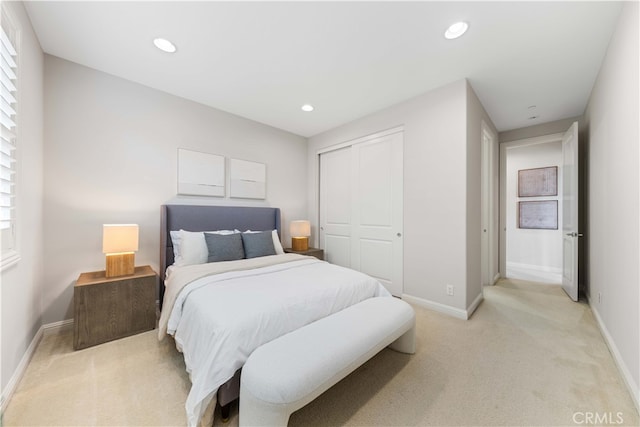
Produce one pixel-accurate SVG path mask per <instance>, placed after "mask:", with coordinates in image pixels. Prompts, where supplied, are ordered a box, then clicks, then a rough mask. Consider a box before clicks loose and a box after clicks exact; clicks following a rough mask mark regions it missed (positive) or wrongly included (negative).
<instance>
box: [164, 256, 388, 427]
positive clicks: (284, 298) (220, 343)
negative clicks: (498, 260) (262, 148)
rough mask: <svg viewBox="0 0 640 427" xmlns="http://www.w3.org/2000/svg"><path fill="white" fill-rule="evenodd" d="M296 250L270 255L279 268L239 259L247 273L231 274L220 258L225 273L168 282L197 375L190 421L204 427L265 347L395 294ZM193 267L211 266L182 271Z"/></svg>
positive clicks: (175, 326) (174, 325) (169, 321)
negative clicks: (247, 265)
mask: <svg viewBox="0 0 640 427" xmlns="http://www.w3.org/2000/svg"><path fill="white" fill-rule="evenodd" d="M291 255H292V254H285V255H274V256H271V257H264V258H270V259H271V260H267V261H268V262H267V263H266V264H271V265H267V266H263V267H257V268H252V269H248V270H247V269H244V267H242V266H240V265H241V264H242V263H241V262H238V261H232V263H236V264H238V268H239V270H237V269H235V267H232V268H231V269H232V270H235V271H228V270H229V268H228V267H227V266H226V263H214V266H213V267H212V268H213V269H214V270H219V271H223V272H222V273H219V274H215V275H212V276H205V277H200V278H197V279H195V280H193V281H190V283H188V284H185V283H180V282H181V280H177V278H180V277H182V278H185V277H188V276H191V277H197V276H202V274H201V272H200V271H198V273H197V274H176V273H178V272H177V271H174V272H173V273H172V274H171V276H170V277H169V279H168V280H167V284H166V285H167V290H166V292H167V293H168V295H172V294H173V295H174V296H175V302H173V303H171V301H170V300H171V299H172V298H167V297H165V300H164V304H167V302H168V300H169V303H170V304H169V305H168V306H167V305H163V315H164V316H163V318H164V319H163V320H164V321H165V322H166V331H167V332H168V333H169V334H172V335H174V337H175V341H176V345H177V347H178V349H179V350H180V351H182V352H183V353H184V359H185V364H186V367H187V371H188V372H189V374H190V376H191V383H192V386H191V391H190V392H189V396H188V397H187V402H186V411H187V419H188V423H189V425H190V426H196V425H198V423H199V422H200V419H201V417H202V415H203V413H204V411H205V409H206V408H207V406H208V405H209V403H210V402H211V401H212V399H214V398H215V396H216V392H217V390H218V388H219V387H220V386H221V385H222V384H224V383H225V382H226V381H228V380H229V379H230V378H231V377H232V376H233V374H234V373H235V371H236V370H237V369H239V368H240V367H242V365H244V362H245V361H246V360H247V358H248V357H249V355H250V354H251V353H252V352H253V350H255V349H256V348H258V347H259V346H260V345H262V344H264V343H266V342H269V341H271V340H273V339H275V338H277V337H279V336H281V335H284V334H286V333H288V332H291V331H293V330H295V329H298V328H300V327H302V326H304V325H306V324H309V323H311V322H314V321H315V320H318V319H320V318H323V317H326V316H328V315H330V314H332V313H335V312H338V311H340V310H342V309H344V308H346V307H348V306H350V305H353V304H356V303H358V302H360V301H362V300H365V299H367V298H372V297H377V296H390V294H389V293H388V292H387V291H386V289H385V288H384V287H383V286H382V285H381V284H380V283H379V282H378V281H377V280H375V279H373V278H371V277H369V276H367V275H365V274H362V273H359V272H357V271H354V270H350V269H347V268H343V267H339V266H336V265H332V264H329V263H326V262H323V261H319V260H317V259H315V258H311V257H303V256H297V255H296V256H291ZM247 261H250V260H247ZM215 264H217V265H215ZM254 264H255V263H254ZM259 264H265V262H264V261H262V262H259ZM189 267H197V268H195V270H202V269H203V268H204V269H206V268H208V267H199V266H188V267H181V268H186V269H188V268H189ZM220 267H222V268H220ZM176 288H180V289H181V290H179V291H177V292H176V291H175V289H176ZM166 313H171V314H170V315H169V316H167V315H165V314H166ZM163 323H164V322H161V325H160V332H161V333H162V334H163V335H164V332H163V331H164V330H165V329H164V328H163Z"/></svg>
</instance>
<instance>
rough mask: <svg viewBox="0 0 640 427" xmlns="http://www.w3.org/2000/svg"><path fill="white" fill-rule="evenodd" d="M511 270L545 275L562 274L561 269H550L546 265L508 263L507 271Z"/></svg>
mask: <svg viewBox="0 0 640 427" xmlns="http://www.w3.org/2000/svg"><path fill="white" fill-rule="evenodd" d="M509 268H518V269H524V270H533V271H539V272H543V273H552V274H562V268H561V267H549V266H546V265H535V264H524V263H522V262H508V263H507V269H509Z"/></svg>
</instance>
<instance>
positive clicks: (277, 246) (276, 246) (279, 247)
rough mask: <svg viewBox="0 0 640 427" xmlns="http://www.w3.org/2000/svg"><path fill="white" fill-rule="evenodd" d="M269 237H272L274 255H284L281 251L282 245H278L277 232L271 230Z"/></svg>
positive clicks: (282, 250)
mask: <svg viewBox="0 0 640 427" xmlns="http://www.w3.org/2000/svg"><path fill="white" fill-rule="evenodd" d="M271 237H273V248H274V249H275V250H276V254H278V255H282V254H284V249H282V243H280V239H279V238H278V230H273V231H272V232H271Z"/></svg>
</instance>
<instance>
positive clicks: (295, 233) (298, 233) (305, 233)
mask: <svg viewBox="0 0 640 427" xmlns="http://www.w3.org/2000/svg"><path fill="white" fill-rule="evenodd" d="M289 234H291V237H309V236H311V223H310V222H309V221H307V220H299V221H291V225H290V226H289Z"/></svg>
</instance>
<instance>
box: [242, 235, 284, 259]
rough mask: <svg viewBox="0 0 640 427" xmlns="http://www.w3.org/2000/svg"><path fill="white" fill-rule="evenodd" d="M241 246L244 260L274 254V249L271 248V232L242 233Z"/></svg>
mask: <svg viewBox="0 0 640 427" xmlns="http://www.w3.org/2000/svg"><path fill="white" fill-rule="evenodd" d="M242 244H243V246H244V256H245V257H246V258H256V257H260V256H267V255H275V254H276V249H275V248H274V247H273V235H272V233H271V231H264V232H261V233H242Z"/></svg>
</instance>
